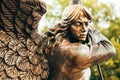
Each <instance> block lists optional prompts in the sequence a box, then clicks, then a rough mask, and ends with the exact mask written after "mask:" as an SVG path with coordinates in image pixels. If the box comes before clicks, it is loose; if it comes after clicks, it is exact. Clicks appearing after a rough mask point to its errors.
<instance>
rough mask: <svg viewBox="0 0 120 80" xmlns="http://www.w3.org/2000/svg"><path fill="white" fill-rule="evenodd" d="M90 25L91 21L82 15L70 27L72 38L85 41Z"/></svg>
mask: <svg viewBox="0 0 120 80" xmlns="http://www.w3.org/2000/svg"><path fill="white" fill-rule="evenodd" d="M88 24H89V20H88V19H87V18H86V17H85V16H84V15H83V14H80V16H79V18H78V19H77V20H76V21H75V22H74V23H73V24H72V25H71V26H70V30H71V34H72V36H73V37H74V38H75V39H77V40H79V41H85V40H86V37H87V33H88V30H89V27H88Z"/></svg>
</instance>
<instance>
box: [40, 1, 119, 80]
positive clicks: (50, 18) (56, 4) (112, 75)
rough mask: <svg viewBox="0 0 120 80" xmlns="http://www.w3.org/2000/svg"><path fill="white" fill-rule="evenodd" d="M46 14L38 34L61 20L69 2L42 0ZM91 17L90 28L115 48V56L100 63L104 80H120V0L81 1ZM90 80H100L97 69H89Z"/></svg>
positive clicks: (94, 67)
mask: <svg viewBox="0 0 120 80" xmlns="http://www.w3.org/2000/svg"><path fill="white" fill-rule="evenodd" d="M44 1H45V2H46V4H47V13H46V14H45V15H44V16H43V18H42V20H41V21H40V22H39V28H38V31H39V33H43V32H45V31H46V30H47V29H48V28H50V27H53V25H54V24H55V23H57V22H59V21H60V20H61V15H62V12H63V10H64V8H65V7H66V6H68V5H69V2H70V1H71V0H44ZM81 2H82V4H83V5H84V6H85V7H86V8H87V9H88V11H89V12H90V13H91V15H92V17H93V23H92V26H93V27H94V28H97V29H99V30H100V31H101V32H102V33H103V34H104V35H105V36H106V37H107V38H108V39H109V40H110V41H111V42H112V43H113V45H114V46H115V48H116V52H117V55H116V56H115V57H113V58H112V59H109V60H108V61H104V62H102V63H101V64H100V65H101V69H102V72H103V75H104V78H105V80H120V0H81ZM91 70H92V75H91V80H100V79H99V73H98V71H97V67H96V66H93V67H91Z"/></svg>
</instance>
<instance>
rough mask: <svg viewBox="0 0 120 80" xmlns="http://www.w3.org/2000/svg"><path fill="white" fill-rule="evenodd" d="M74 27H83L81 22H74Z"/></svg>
mask: <svg viewBox="0 0 120 80" xmlns="http://www.w3.org/2000/svg"><path fill="white" fill-rule="evenodd" d="M74 25H75V26H81V25H83V23H82V22H76V23H74Z"/></svg>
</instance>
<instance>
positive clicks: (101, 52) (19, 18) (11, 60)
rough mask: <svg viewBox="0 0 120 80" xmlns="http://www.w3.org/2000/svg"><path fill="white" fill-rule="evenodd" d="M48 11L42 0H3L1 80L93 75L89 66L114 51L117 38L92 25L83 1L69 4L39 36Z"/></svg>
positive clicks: (73, 79)
mask: <svg viewBox="0 0 120 80" xmlns="http://www.w3.org/2000/svg"><path fill="white" fill-rule="evenodd" d="M45 12H46V4H45V3H44V2H42V0H1V1H0V79H1V80H89V79H90V74H91V72H90V68H89V67H91V66H93V65H96V64H98V63H100V62H102V61H104V60H107V59H109V58H110V57H112V56H113V55H115V49H114V46H113V45H112V43H111V42H110V41H109V40H108V39H107V38H106V37H105V36H104V35H102V34H101V33H100V32H99V31H98V30H96V29H94V28H92V27H91V26H89V23H90V22H91V21H92V17H91V15H90V14H89V13H88V12H87V11H86V10H85V8H84V7H83V5H80V4H76V2H75V4H74V3H72V4H71V5H69V6H68V7H67V8H66V9H65V10H64V12H63V15H62V20H61V22H59V23H57V24H55V25H54V27H53V28H51V29H49V30H48V31H46V32H45V33H44V34H43V35H39V34H38V33H37V27H38V22H39V20H40V19H41V17H42V16H43V15H44V14H45Z"/></svg>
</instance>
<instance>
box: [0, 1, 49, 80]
mask: <svg viewBox="0 0 120 80" xmlns="http://www.w3.org/2000/svg"><path fill="white" fill-rule="evenodd" d="M45 12H46V4H45V3H44V2H42V1H41V0H0V80H43V79H47V76H48V73H49V71H48V69H49V68H48V61H47V59H46V58H45V57H44V53H43V52H42V51H41V43H42V42H41V36H40V35H39V34H38V33H37V27H38V22H39V20H40V19H41V17H42V16H43V14H45Z"/></svg>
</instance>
